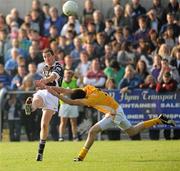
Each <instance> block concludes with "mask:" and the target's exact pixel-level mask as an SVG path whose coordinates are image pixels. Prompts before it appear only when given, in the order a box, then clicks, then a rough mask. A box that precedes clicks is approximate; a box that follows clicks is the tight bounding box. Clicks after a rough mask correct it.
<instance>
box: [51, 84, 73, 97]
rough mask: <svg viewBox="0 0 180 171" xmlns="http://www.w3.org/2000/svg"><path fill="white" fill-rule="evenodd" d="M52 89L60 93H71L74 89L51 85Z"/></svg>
mask: <svg viewBox="0 0 180 171" xmlns="http://www.w3.org/2000/svg"><path fill="white" fill-rule="evenodd" d="M50 87H51V89H53V90H55V91H56V92H57V93H58V94H66V95H68V94H71V93H72V92H73V90H72V89H66V88H62V87H56V86H50Z"/></svg>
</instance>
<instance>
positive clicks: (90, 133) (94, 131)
mask: <svg viewBox="0 0 180 171" xmlns="http://www.w3.org/2000/svg"><path fill="white" fill-rule="evenodd" d="M88 134H89V135H90V136H94V135H96V134H97V132H96V130H95V129H94V128H91V129H90V130H89V132H88Z"/></svg>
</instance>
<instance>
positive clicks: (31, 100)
mask: <svg viewBox="0 0 180 171" xmlns="http://www.w3.org/2000/svg"><path fill="white" fill-rule="evenodd" d="M43 105H44V103H43V99H42V98H41V97H40V96H35V97H28V98H27V99H26V102H25V114H26V115H30V114H31V113H32V112H33V111H35V110H36V109H38V108H42V107H43Z"/></svg>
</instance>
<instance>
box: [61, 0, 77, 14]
mask: <svg viewBox="0 0 180 171" xmlns="http://www.w3.org/2000/svg"><path fill="white" fill-rule="evenodd" d="M62 10H63V13H64V14H65V15H67V16H71V15H77V13H78V4H77V3H76V2H75V1H72V0H70V1H67V2H65V3H64V5H63V8H62Z"/></svg>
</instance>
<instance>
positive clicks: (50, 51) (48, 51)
mask: <svg viewBox="0 0 180 171" xmlns="http://www.w3.org/2000/svg"><path fill="white" fill-rule="evenodd" d="M42 53H51V55H54V52H53V51H52V49H50V48H45V49H44V50H43V52H42Z"/></svg>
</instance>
